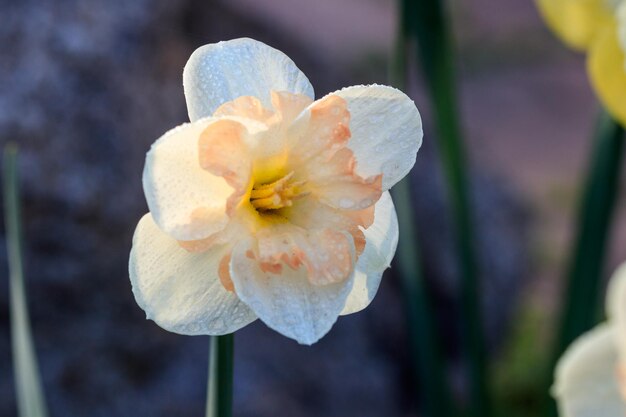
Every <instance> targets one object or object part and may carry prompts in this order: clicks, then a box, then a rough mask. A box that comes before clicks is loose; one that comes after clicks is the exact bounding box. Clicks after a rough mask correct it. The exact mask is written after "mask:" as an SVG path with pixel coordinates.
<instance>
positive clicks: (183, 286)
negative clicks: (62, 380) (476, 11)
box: [129, 39, 422, 344]
mask: <svg viewBox="0 0 626 417" xmlns="http://www.w3.org/2000/svg"><path fill="white" fill-rule="evenodd" d="M183 83H184V89H185V97H186V100H187V107H188V110H189V117H190V119H191V123H188V124H184V125H181V126H178V127H177V128H175V129H173V130H171V131H169V132H167V133H166V134H165V135H163V136H162V137H161V138H160V139H159V140H157V141H156V142H155V143H154V144H153V145H152V148H151V149H150V151H149V152H148V155H147V157H146V165H145V169H144V174H143V185H144V191H145V194H146V199H147V201H148V207H149V209H150V213H148V214H146V215H145V216H144V217H143V218H142V219H141V220H140V221H139V224H138V226H137V229H136V231H135V235H134V238H133V248H132V251H131V254H130V266H129V270H130V279H131V282H132V286H133V292H134V294H135V299H136V300H137V303H138V304H139V305H140V306H141V307H142V308H143V309H144V310H145V311H146V314H147V317H148V318H150V319H153V320H154V321H155V322H156V323H157V324H158V325H160V326H161V327H163V328H164V329H167V330H169V331H172V332H176V333H181V334H188V335H201V334H208V335H220V334H226V333H231V332H233V331H235V330H237V329H239V328H241V327H243V326H245V325H247V324H249V323H250V322H252V321H254V320H255V319H256V318H257V317H258V318H260V319H261V320H262V321H263V322H264V323H265V324H267V325H268V326H269V327H271V328H272V329H274V330H276V331H278V332H280V333H282V334H283V335H285V336H287V337H290V338H293V339H295V340H297V341H298V342H300V343H303V344H311V343H314V342H316V341H317V340H319V339H320V338H321V337H322V336H323V335H324V334H326V333H327V332H328V331H329V330H330V328H331V327H332V325H333V324H334V323H335V321H336V320H337V317H338V316H339V315H340V314H350V313H354V312H357V311H359V310H361V309H363V308H365V307H366V306H367V305H368V304H369V303H370V301H371V300H372V298H373V297H374V295H375V294H376V291H377V289H378V285H379V282H380V279H381V275H382V273H383V271H384V270H385V269H386V268H387V267H388V266H389V264H390V262H391V259H392V258H393V255H394V252H395V249H396V245H397V240H398V224H397V219H396V214H395V210H394V207H393V204H392V202H391V198H390V196H389V193H388V192H387V190H388V189H389V188H390V187H391V186H392V185H393V184H395V183H396V182H397V181H399V180H400V179H401V178H402V177H404V176H405V175H406V174H407V173H408V172H409V170H410V169H411V168H412V166H413V164H414V163H415V157H416V153H417V150H418V149H419V147H420V145H421V139H422V128H421V120H420V116H419V113H418V111H417V109H416V107H415V105H414V103H413V101H411V100H410V99H409V98H408V97H407V96H406V95H405V94H403V93H402V92H400V91H398V90H396V89H394V88H391V87H386V86H380V85H370V86H355V87H349V88H345V89H342V90H340V91H336V92H334V93H331V94H329V95H327V96H325V97H323V98H322V99H319V100H317V101H314V99H313V97H314V95H313V88H312V87H311V84H310V83H309V81H308V79H307V78H306V76H305V75H304V74H303V73H302V72H301V71H300V70H299V69H298V68H297V67H296V65H295V64H294V63H293V62H292V61H291V60H290V59H289V58H288V57H287V56H286V55H284V54H283V53H281V52H280V51H277V50H276V49H273V48H271V47H269V46H267V45H265V44H263V43H261V42H257V41H254V40H251V39H236V40H232V41H227V42H220V43H217V44H212V45H205V46H203V47H201V48H199V49H197V50H196V51H195V52H194V53H193V54H192V55H191V57H190V59H189V61H188V62H187V65H186V66H185V70H184V74H183Z"/></svg>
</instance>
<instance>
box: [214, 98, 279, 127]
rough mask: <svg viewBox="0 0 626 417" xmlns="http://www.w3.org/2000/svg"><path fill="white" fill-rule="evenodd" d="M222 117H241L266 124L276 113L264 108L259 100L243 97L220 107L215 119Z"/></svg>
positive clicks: (216, 111)
mask: <svg viewBox="0 0 626 417" xmlns="http://www.w3.org/2000/svg"><path fill="white" fill-rule="evenodd" d="M221 116H239V117H245V118H247V119H252V120H256V121H259V122H264V123H265V122H267V121H268V120H269V119H271V118H272V117H273V116H274V112H272V111H270V110H268V109H266V108H265V107H263V103H261V100H259V99H258V98H256V97H252V96H242V97H239V98H236V99H234V100H232V101H229V102H227V103H224V104H222V105H221V106H220V107H218V108H217V110H215V113H214V114H213V117H221Z"/></svg>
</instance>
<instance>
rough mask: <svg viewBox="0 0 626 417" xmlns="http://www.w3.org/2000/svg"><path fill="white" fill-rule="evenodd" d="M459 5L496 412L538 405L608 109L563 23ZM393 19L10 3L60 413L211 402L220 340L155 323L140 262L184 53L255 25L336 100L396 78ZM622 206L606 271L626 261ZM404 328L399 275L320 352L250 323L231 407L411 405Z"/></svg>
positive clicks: (3, 122) (12, 98)
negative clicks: (340, 93)
mask: <svg viewBox="0 0 626 417" xmlns="http://www.w3.org/2000/svg"><path fill="white" fill-rule="evenodd" d="M448 5H449V6H450V7H449V12H450V16H451V17H452V22H451V26H452V27H453V31H454V39H455V43H456V48H457V59H456V63H457V67H456V71H457V75H458V86H459V94H460V101H461V104H462V106H461V107H462V108H461V112H462V117H463V125H464V126H463V127H464V129H465V137H466V141H467V142H466V144H467V148H468V150H469V157H470V165H471V173H472V177H471V184H472V199H473V204H474V207H475V209H474V212H475V217H476V218H475V222H476V228H477V245H478V248H479V249H478V252H479V264H480V271H481V280H482V284H483V290H482V298H483V311H484V314H485V326H486V329H485V330H486V335H487V340H488V348H489V360H490V370H491V376H492V384H493V387H494V390H495V394H496V398H495V401H496V402H497V409H498V410H499V412H500V414H501V415H503V416H514V415H516V414H515V412H517V413H518V415H529V413H532V412H533V411H534V410H536V408H537V407H538V405H537V403H538V401H539V398H540V397H541V392H539V391H538V390H540V389H541V387H542V385H541V383H540V381H541V378H542V376H543V375H542V370H541V368H542V366H543V364H544V363H545V361H546V360H547V359H548V356H549V352H548V351H547V346H548V342H549V341H550V338H551V337H553V322H554V312H555V311H556V308H557V307H558V305H557V303H558V300H559V298H560V288H561V287H560V282H561V281H562V275H563V270H564V264H565V258H566V253H567V250H568V249H569V247H570V241H571V238H572V232H573V231H572V227H571V226H572V224H573V215H574V213H575V209H576V206H577V201H578V199H577V196H578V192H579V185H580V184H581V179H582V177H583V174H584V172H585V169H586V161H587V159H588V158H587V156H588V153H589V150H590V147H591V141H590V132H591V131H592V127H593V123H594V120H595V116H596V113H597V108H596V107H597V105H596V103H595V99H594V97H593V93H592V92H591V89H590V87H589V85H588V81H587V76H586V74H585V67H584V58H583V57H582V56H579V55H576V54H574V53H572V52H570V51H568V50H566V49H565V48H564V47H563V46H562V44H561V43H559V42H558V41H557V40H556V39H554V38H553V37H552V35H551V34H550V33H549V32H548V31H547V29H545V28H544V25H543V23H542V21H541V20H540V19H539V16H538V14H537V11H536V9H535V6H534V4H533V2H531V1H528V0H500V1H499V2H493V1H488V0H472V1H461V0H453V1H450V2H449V4H448ZM396 19H397V17H396V3H395V2H394V1H393V0H343V1H341V2H338V1H335V0H316V1H309V0H204V1H202V0H179V1H176V2H172V1H167V0H134V1H132V2H131V1H124V0H108V1H104V0H82V1H78V0H56V1H52V0H51V1H44V0H40V1H29V0H23V1H19V2H16V1H11V0H0V140H1V141H2V144H4V143H6V142H7V141H14V142H17V143H18V144H19V146H20V150H21V153H20V175H21V177H22V199H23V206H24V211H23V217H24V223H25V225H24V233H25V240H26V244H25V246H26V274H27V285H28V296H29V303H30V310H31V320H32V326H33V331H34V337H35V343H36V346H37V353H38V356H39V363H40V368H41V372H42V378H43V383H44V388H45V391H46V395H47V400H48V403H49V408H50V410H51V414H52V416H107V417H114V416H130V415H132V416H151V417H154V416H199V415H203V412H204V411H203V410H204V406H205V395H206V372H207V349H208V338H206V337H186V336H178V335H174V334H170V333H168V332H166V331H164V330H162V329H160V328H159V327H158V326H157V325H155V324H154V323H153V322H151V321H146V320H145V315H144V313H143V312H142V311H141V310H140V308H139V307H138V306H137V305H136V303H135V302H134V299H133V296H132V293H131V291H130V282H129V279H128V272H127V262H128V253H129V250H130V245H131V237H132V233H133V231H134V227H135V225H136V223H137V221H138V220H139V218H140V217H141V216H142V215H143V214H144V213H145V212H146V211H147V206H146V203H145V200H144V197H143V191H142V187H141V172H142V169H143V160H144V156H145V153H146V151H147V150H148V149H149V146H150V144H151V143H152V142H153V141H154V140H156V139H157V138H158V137H159V136H160V135H161V134H162V133H164V132H165V131H166V130H168V129H170V128H172V127H174V126H176V125H178V124H180V123H183V122H185V121H187V115H186V108H185V102H184V96H183V89H182V69H183V66H184V64H185V62H186V60H187V58H188V57H189V55H190V54H191V52H192V51H193V50H194V49H195V48H197V47H199V46H201V45H203V44H206V43H212V42H217V41H220V40H226V39H232V38H237V37H243V36H247V37H252V38H255V39H257V40H260V41H263V42H265V43H267V44H269V45H271V46H274V47H276V48H278V49H280V50H282V51H283V52H285V53H286V54H287V55H289V56H290V57H291V58H292V59H293V60H294V61H295V62H296V64H297V65H298V66H299V67H300V68H301V69H302V70H303V71H304V73H305V74H306V75H307V76H308V77H309V79H310V80H311V82H312V84H313V86H314V87H315V89H316V95H317V96H318V97H321V96H323V95H324V94H326V93H328V92H331V91H333V90H336V89H338V88H341V87H344V86H348V85H354V84H369V83H375V82H376V83H388V80H387V78H388V77H387V68H388V62H389V59H390V53H391V51H392V47H393V41H394V36H395V33H396ZM408 93H409V95H410V96H411V97H412V98H413V99H414V100H415V102H416V104H417V106H418V108H419V109H420V111H421V112H422V116H423V118H424V123H425V138H424V146H423V148H422V150H421V151H420V152H419V154H418V159H417V164H416V166H415V169H414V172H413V175H414V202H415V209H416V214H417V220H418V227H419V236H418V238H419V241H420V243H421V246H422V251H423V254H422V257H423V261H424V267H425V270H426V275H427V281H428V285H429V290H430V292H431V293H432V296H433V299H434V300H435V307H436V310H437V320H438V322H439V326H440V331H441V333H442V337H443V339H444V350H445V351H444V354H445V357H446V364H447V368H448V371H449V375H450V378H451V380H452V382H453V384H454V390H455V394H456V395H458V396H459V397H461V398H462V397H463V395H464V393H465V391H466V384H465V382H464V378H463V377H462V375H463V365H462V361H461V358H460V353H459V340H458V333H459V331H458V330H459V329H458V324H457V321H456V319H455V317H456V314H457V312H458V311H457V310H458V295H457V294H458V279H459V274H458V271H457V264H456V262H455V258H454V240H453V237H454V236H453V230H452V228H451V219H450V217H449V214H448V211H447V207H448V205H447V203H446V196H447V194H446V190H445V187H444V183H443V179H442V177H441V172H440V167H439V164H438V158H437V149H436V147H435V141H434V140H433V138H432V133H431V132H432V130H433V129H432V123H431V121H430V117H429V114H430V113H429V109H428V100H427V97H426V93H425V91H424V88H423V87H422V83H421V81H420V79H419V78H418V79H416V81H415V82H414V83H412V85H411V88H410V91H408ZM617 207H618V213H617V216H616V218H617V225H618V227H616V228H615V229H614V230H613V232H614V233H613V235H612V241H611V243H610V247H611V256H610V266H611V268H610V269H612V268H613V266H615V265H616V263H617V262H618V261H620V260H623V259H624V258H625V256H624V255H626V254H625V253H624V251H623V250H621V251H620V250H618V248H624V247H626V212H625V209H624V204H618V206H617ZM3 233H4V232H3ZM0 244H1V245H5V243H4V240H2V243H0ZM2 249H3V250H0V262H1V263H2V265H3V270H4V274H3V275H4V276H6V274H7V268H6V255H5V252H6V251H5V250H4V248H2ZM0 288H3V289H2V290H0V415H2V416H12V415H16V408H15V407H16V405H15V400H14V398H15V395H14V385H13V375H12V367H11V350H10V337H9V313H8V310H9V309H8V297H7V288H8V284H7V280H4V283H3V284H2V286H1V287H0ZM405 329H406V327H405V314H404V306H403V299H402V296H401V293H400V285H399V282H398V279H397V277H395V276H394V269H393V268H392V269H391V270H389V271H388V273H387V275H386V278H385V279H384V280H383V282H382V285H381V288H380V291H379V293H378V295H377V297H376V298H375V299H374V301H373V303H372V304H371V306H370V307H369V308H368V309H366V310H365V311H363V312H361V313H358V314H355V315H351V316H346V317H341V318H340V319H339V321H338V323H337V324H336V325H335V327H334V328H333V330H332V331H331V332H330V333H329V334H328V335H327V336H326V337H325V338H323V339H322V340H321V341H320V342H318V343H317V344H315V345H314V346H312V347H303V346H299V345H298V344H297V343H296V342H294V341H292V340H290V339H287V338H285V337H283V336H281V335H279V334H278V333H275V332H273V331H271V330H269V329H268V328H266V327H265V326H264V325H263V324H262V323H261V322H256V323H254V324H253V325H251V326H248V327H246V328H244V329H243V330H241V331H239V332H237V335H236V342H235V343H236V362H235V398H234V404H235V405H234V414H235V415H236V416H261V417H264V416H282V415H284V416H302V417H308V416H328V417H335V416H337V417H338V416H417V415H418V411H417V410H418V403H417V401H418V400H417V398H418V393H419V387H420V384H425V383H428V381H416V380H415V379H414V377H413V375H414V374H413V373H412V372H411V361H410V356H411V355H410V351H409V342H408V336H407V334H406V330H405ZM513 410H516V411H515V412H514V411H513Z"/></svg>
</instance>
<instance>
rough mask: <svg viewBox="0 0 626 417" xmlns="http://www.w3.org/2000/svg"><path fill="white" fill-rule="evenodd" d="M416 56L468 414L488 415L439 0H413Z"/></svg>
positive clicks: (461, 156) (469, 229) (466, 201)
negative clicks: (451, 227)
mask: <svg viewBox="0 0 626 417" xmlns="http://www.w3.org/2000/svg"><path fill="white" fill-rule="evenodd" d="M413 2H414V6H413V7H414V9H415V10H414V24H413V28H414V30H415V35H416V37H417V40H418V44H419V45H418V46H419V48H418V56H419V58H420V64H421V67H422V71H423V73H424V76H425V79H426V84H427V86H428V88H429V90H430V97H431V101H432V105H433V110H434V117H435V124H436V127H437V131H438V135H437V138H438V143H439V152H440V154H441V160H442V165H443V170H444V174H445V178H446V181H447V183H448V192H449V196H450V202H451V205H452V213H453V217H454V220H455V224H456V229H457V248H458V254H459V264H460V271H461V274H462V275H461V277H462V281H461V293H462V294H461V303H462V317H461V319H462V323H461V324H462V329H463V332H464V339H465V343H466V349H467V354H468V359H469V376H470V395H471V402H470V414H471V415H472V416H476V417H489V416H490V415H491V406H490V405H491V404H490V399H489V391H488V384H487V368H486V359H485V341H484V335H483V325H482V317H481V309H480V306H481V302H480V299H481V291H480V282H479V277H478V272H477V264H476V254H475V251H474V246H475V242H474V230H473V229H474V227H473V223H472V219H473V216H472V207H471V204H470V197H469V187H468V179H469V176H468V174H467V168H466V161H465V149H464V146H463V141H462V139H461V129H460V123H459V117H458V113H457V102H456V98H457V97H456V93H455V83H454V71H453V52H452V47H451V42H450V38H449V34H448V29H447V27H446V19H445V15H444V8H443V7H444V6H443V2H442V1H441V0H429V1H423V0H413Z"/></svg>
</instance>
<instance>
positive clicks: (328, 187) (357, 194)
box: [312, 175, 382, 210]
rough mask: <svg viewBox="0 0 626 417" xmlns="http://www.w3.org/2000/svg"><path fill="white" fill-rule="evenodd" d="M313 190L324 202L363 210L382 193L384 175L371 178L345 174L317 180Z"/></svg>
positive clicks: (334, 205)
mask: <svg viewBox="0 0 626 417" xmlns="http://www.w3.org/2000/svg"><path fill="white" fill-rule="evenodd" d="M312 192H313V193H315V195H316V196H317V197H318V198H319V199H320V200H321V201H322V202H324V203H326V204H328V205H329V206H331V207H335V208H339V209H343V210H363V209H366V208H368V207H370V206H372V205H374V203H376V202H377V201H378V199H379V198H380V196H381V194H382V175H377V176H375V177H371V178H366V179H363V178H360V177H356V176H345V177H336V178H331V179H329V180H328V181H324V183H321V184H320V183H319V182H317V183H316V184H315V186H314V187H312Z"/></svg>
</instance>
